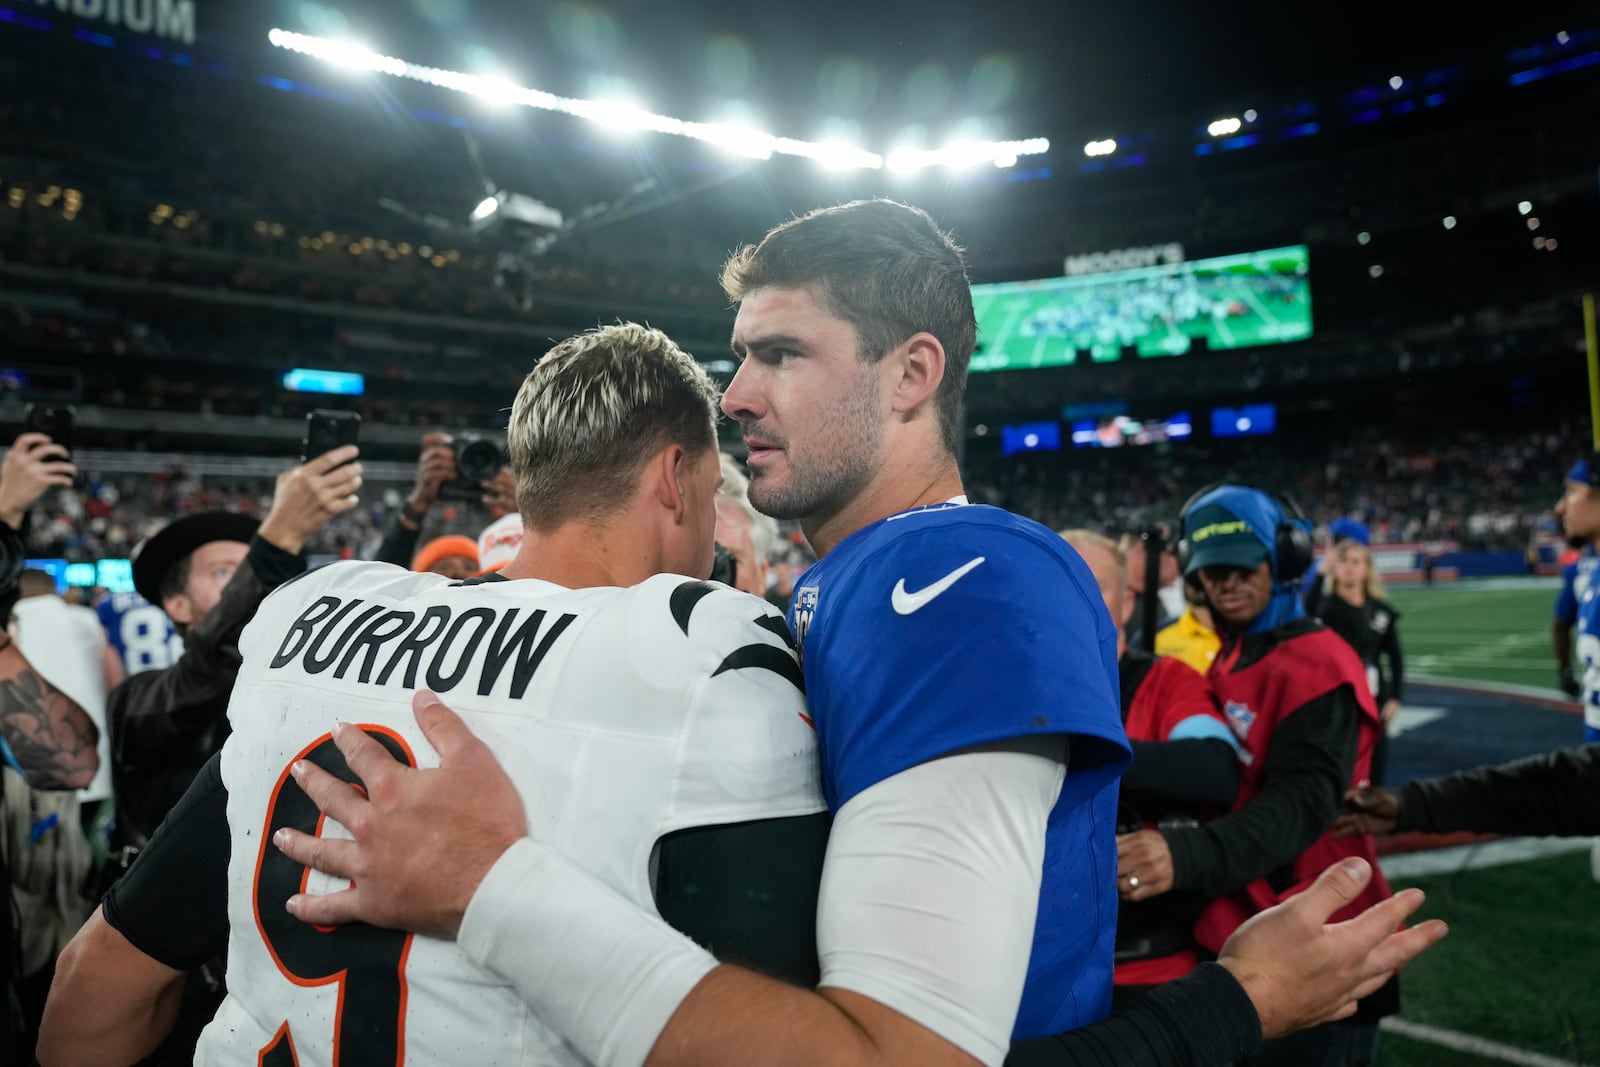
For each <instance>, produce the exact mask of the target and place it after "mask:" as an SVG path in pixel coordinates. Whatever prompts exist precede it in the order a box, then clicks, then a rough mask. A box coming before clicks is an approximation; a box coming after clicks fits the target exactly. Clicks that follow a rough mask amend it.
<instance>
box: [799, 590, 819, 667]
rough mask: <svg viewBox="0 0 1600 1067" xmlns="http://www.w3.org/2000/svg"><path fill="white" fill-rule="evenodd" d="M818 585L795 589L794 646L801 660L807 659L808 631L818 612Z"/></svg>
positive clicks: (802, 661)
mask: <svg viewBox="0 0 1600 1067" xmlns="http://www.w3.org/2000/svg"><path fill="white" fill-rule="evenodd" d="M817 588H818V587H817V586H814V585H803V586H801V587H800V588H799V589H796V590H795V591H794V647H795V651H797V652H798V653H799V654H800V662H801V663H804V662H805V661H806V631H807V630H809V629H811V618H812V616H813V615H815V614H816V613H817Z"/></svg>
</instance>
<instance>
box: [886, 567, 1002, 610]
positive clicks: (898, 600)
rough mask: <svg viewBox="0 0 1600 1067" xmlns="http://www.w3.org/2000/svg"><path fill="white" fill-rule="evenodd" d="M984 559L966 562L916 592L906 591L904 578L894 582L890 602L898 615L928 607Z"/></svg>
mask: <svg viewBox="0 0 1600 1067" xmlns="http://www.w3.org/2000/svg"><path fill="white" fill-rule="evenodd" d="M984 559H985V557H983V556H979V557H978V558H977V559H975V560H972V561H971V562H970V563H964V564H962V565H961V566H959V567H957V568H956V569H955V570H953V571H951V572H950V573H949V574H947V575H945V576H944V577H943V578H940V579H939V580H938V581H937V582H934V583H933V584H932V585H930V586H925V587H924V588H922V589H918V590H917V591H916V592H915V593H908V592H906V580H905V579H904V578H902V579H900V580H899V581H898V582H896V583H895V584H894V590H893V592H891V593H890V594H889V603H890V605H891V606H892V607H893V608H894V610H895V614H896V615H910V614H911V613H912V612H913V611H918V610H920V609H921V608H924V607H926V606H927V605H928V603H929V601H931V600H933V598H934V597H936V596H938V595H939V594H940V593H942V592H944V591H945V590H946V589H949V588H950V587H951V586H952V585H955V584H956V583H957V582H959V581H960V580H961V579H962V577H963V576H965V575H966V573H967V572H968V571H970V570H971V569H972V568H974V567H976V566H977V565H978V564H980V563H982V562H983V561H984Z"/></svg>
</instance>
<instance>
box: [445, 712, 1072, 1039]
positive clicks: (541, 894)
mask: <svg viewBox="0 0 1600 1067" xmlns="http://www.w3.org/2000/svg"><path fill="white" fill-rule="evenodd" d="M1065 743H1066V742H1065V741H1064V740H1063V739H1061V738H1051V737H1043V738H1034V739H1028V740H1025V741H1010V742H1004V743H1002V744H1000V745H992V746H984V747H982V748H978V749H973V750H968V751H964V752H962V753H959V754H956V755H951V756H946V757H944V758H942V759H937V760H933V761H931V762H928V763H924V764H922V765H920V766H917V767H913V768H911V769H910V770H906V771H902V772H901V773H899V774H896V775H894V776H892V777H890V778H887V779H885V780H884V781H882V782H879V783H877V784H876V785H874V786H872V787H870V788H868V789H866V790H863V791H862V792H861V793H860V794H859V795H857V796H855V797H853V798H852V799H851V800H850V802H849V803H847V804H846V805H845V806H844V807H843V808H842V809H841V810H840V812H839V814H838V816H837V818H836V820H835V822H834V827H833V834H832V837H831V838H830V840H829V844H828V854H827V860H826V862H825V865H824V868H823V876H822V895H821V899H820V901H819V904H818V913H817V947H818V953H819V956H820V958H821V962H822V983H821V984H822V985H824V986H833V987H835V988H839V989H848V990H851V991H852V992H855V993H860V994H862V995H863V996H867V997H871V998H872V999H874V1000H876V1001H878V1002H879V1003H881V1004H883V1005H885V1006H886V1007H889V1008H892V1009H894V1010H895V1011H898V1012H900V1013H901V1014H902V1015H905V1016H907V1017H909V1018H911V1019H913V1020H915V1021H916V1022H918V1023H920V1024H921V1025H923V1026H925V1027H927V1028H928V1029H929V1030H932V1031H933V1032H934V1033H936V1034H938V1035H939V1036H941V1037H943V1038H944V1039H945V1040H947V1041H949V1042H951V1043H952V1044H954V1045H956V1046H957V1047H959V1048H961V1049H963V1050H965V1051H966V1052H969V1053H971V1054H972V1055H973V1056H975V1057H977V1058H978V1059H979V1060H981V1061H982V1062H984V1063H985V1064H992V1065H998V1064H1000V1063H1001V1061H1003V1060H1004V1059H1005V1056H1006V1051H1007V1049H1008V1048H1009V1045H1010V1040H1011V1030H1012V1027H1013V1026H1014V1024H1015V1022H1016V1017H1017V1010H1018V1007H1019V1005H1020V1004H1021V999H1022V986H1023V980H1024V979H1025V977H1026V975H1027V969H1028V956H1029V952H1030V950H1031V948H1032V943H1033V927H1034V919H1035V916H1036V914H1037V912H1038V903H1039V883H1040V880H1041V876H1042V871H1043V867H1044V848H1045V823H1046V822H1047V820H1048V818H1049V814H1050V809H1051V808H1052V807H1053V806H1054V805H1055V801H1056V797H1057V796H1058V795H1059V794H1060V791H1061V783H1062V781H1063V780H1064V778H1065V769H1064V759H1063V757H1064V754H1065V747H1064V746H1065ZM457 941H458V943H459V944H460V946H461V948H462V949H463V951H465V953H466V954H467V957H468V958H469V959H471V960H473V961H474V962H475V963H477V964H479V965H480V966H482V967H484V968H486V969H487V970H489V971H490V972H492V973H494V974H496V975H498V976H500V977H501V978H502V979H503V980H504V981H506V982H508V983H509V984H511V985H512V986H513V987H514V988H516V989H517V991H518V993H519V994H520V995H521V996H522V998H523V999H524V1000H525V1001H526V1002H527V1003H528V1004H529V1005H531V1006H532V1007H533V1008H534V1010H535V1011H537V1012H538V1013H539V1014H540V1016H541V1017H542V1018H543V1019H544V1020H545V1021H546V1022H548V1023H549V1024H550V1025H551V1026H553V1027H554V1028H555V1029H556V1030H558V1031H560V1032H561V1033H562V1035H563V1036H565V1037H566V1038H567V1039H568V1040H569V1041H571V1042H572V1044H573V1046H574V1047H576V1048H577V1049H578V1051H579V1052H581V1053H582V1054H583V1055H584V1056H585V1057H587V1058H588V1059H589V1060H590V1061H591V1062H594V1063H596V1064H600V1065H602V1067H636V1065H638V1064H641V1063H643V1062H644V1059H645V1057H646V1056H647V1055H648V1054H649V1052H650V1049H651V1047H652V1046H653V1045H654V1044H655V1041H656V1038H657V1037H659V1036H660V1034H661V1031H662V1029H663V1028H665V1026H666V1024H667V1021H668V1019H670V1018H671V1016H672V1013H673V1012H674V1011H675V1010H676V1009H677V1007H678V1005H679V1004H680V1003H681V1002H682V1000H683V999H684V997H686V996H688V995H689V992H690V990H692V989H693V988H694V986H695V985H696V984H697V983H698V982H699V981H700V980H701V979H702V978H704V977H705V976H706V975H707V974H708V973H710V971H711V970H712V969H713V968H714V967H715V966H716V961H715V960H714V959H713V958H712V957H711V955H710V954H709V953H707V952H706V951H705V950H704V949H702V948H700V947H699V946H698V945H696V944H695V943H694V942H693V941H690V940H689V939H688V938H687V937H684V936H683V935H682V934H680V933H678V932H677V931H675V930H673V929H671V928H670V927H668V926H667V925H666V924H665V923H664V922H662V921H661V920H660V918H659V917H657V916H654V915H651V914H649V913H647V912H645V911H644V910H643V909H641V908H639V907H637V906H636V905H634V904H632V903H630V902H628V901H627V900H625V899H624V898H622V897H621V896H620V895H619V894H617V893H616V892H615V891H614V890H612V889H610V888H609V887H608V886H606V885H604V884H603V883H601V882H600V881H599V880H598V879H597V878H595V877H594V876H592V875H590V874H589V873H588V872H586V871H583V870H582V869H580V868H579V867H577V865H575V864H573V863H572V862H571V861H570V860H568V859H566V858H565V857H564V856H561V855H558V854H556V853H554V852H552V851H551V850H549V849H547V848H545V847H544V846H542V845H539V844H537V843H535V842H534V841H532V840H529V839H526V838H525V839H523V840H522V841H520V842H518V843H517V844H515V845H513V846H512V847H511V848H510V849H508V850H507V851H506V853H505V855H503V856H501V857H500V859H499V860H498V861H497V862H496V863H495V865H494V867H493V868H491V870H490V871H489V874H488V875H487V876H486V877H485V878H484V880H483V882H482V884H481V885H479V887H478V890H477V892H476V893H475V894H474V895H473V898H472V901H471V903H470V904H469V906H468V908H467V913H466V915H465V916H464V918H463V920H462V923H461V930H460V932H459V934H458V936H457Z"/></svg>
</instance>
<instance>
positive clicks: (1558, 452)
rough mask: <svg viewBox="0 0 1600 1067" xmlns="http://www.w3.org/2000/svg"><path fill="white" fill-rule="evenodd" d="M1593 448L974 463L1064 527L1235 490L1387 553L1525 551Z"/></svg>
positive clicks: (1557, 445)
mask: <svg viewBox="0 0 1600 1067" xmlns="http://www.w3.org/2000/svg"><path fill="white" fill-rule="evenodd" d="M1583 447H1584V439H1583V431H1582V430H1581V428H1580V427H1578V426H1576V425H1575V424H1570V423H1569V424H1563V425H1560V426H1557V427H1552V428H1550V429H1545V430H1539V431H1532V432H1523V433H1509V432H1493V431H1480V432H1477V433H1471V434H1464V435H1462V436H1461V437H1459V438H1457V439H1455V440H1453V441H1439V440H1425V439H1423V438H1421V437H1417V436H1409V435H1403V434H1398V433H1393V432H1391V433H1389V434H1387V435H1379V434H1377V433H1371V434H1363V435H1361V436H1359V437H1357V438H1356V439H1353V440H1352V439H1347V440H1343V441H1330V440H1329V439H1327V438H1316V437H1312V438H1310V439H1297V438H1294V437H1280V438H1247V439H1242V440H1240V441H1237V442H1222V443H1206V442H1187V443H1183V444H1176V445H1170V446H1155V447H1145V448H1132V447H1130V448H1123V449H1120V450H1117V451H1115V452H1106V451H1096V452H1088V453H1086V452H1082V451H1067V452H1060V453H1034V454H1027V455H1023V456H1018V457H1012V458H1010V459H1001V458H999V457H997V456H993V455H992V454H986V455H985V456H984V457H983V459H982V460H971V459H969V467H970V468H971V479H972V484H973V485H974V486H976V488H975V490H974V493H975V495H977V496H979V497H981V498H982V499H985V500H987V501H989V502H991V503H994V504H998V505H1000V506H1002V507H1005V508H1007V509H1009V510H1012V511H1017V512H1020V513H1021V514H1024V515H1028V516H1030V517H1032V518H1035V519H1037V520H1038V521H1040V522H1042V523H1044V524H1045V525H1047V526H1051V527H1054V528H1061V527H1063V526H1071V525H1074V524H1079V523H1082V522H1083V521H1084V520H1085V516H1100V517H1102V521H1104V522H1105V523H1106V524H1107V525H1110V526H1112V527H1114V528H1122V529H1132V528H1135V527H1137V526H1139V525H1141V524H1144V523H1146V522H1152V521H1166V522H1171V521H1172V520H1173V519H1174V518H1176V516H1177V514H1178V510H1179V508H1180V507H1181V506H1182V504H1183V502H1184V500H1186V499H1187V498H1188V496H1189V495H1190V493H1192V492H1193V491H1194V489H1195V488H1196V487H1198V486H1201V485H1206V484H1209V483H1212V482H1220V481H1232V482H1240V483H1244V484H1250V485H1270V486H1274V487H1277V488H1279V489H1281V490H1283V491H1286V492H1289V493H1292V494H1293V495H1294V496H1295V497H1296V499H1297V500H1299V502H1300V503H1301V505H1302V506H1303V507H1304V508H1305V509H1306V511H1307V513H1308V514H1309V515H1310V517H1311V519H1312V521H1313V522H1314V523H1315V524H1316V525H1317V527H1318V528H1325V527H1326V526H1327V525H1328V524H1329V523H1331V522H1333V521H1334V520H1335V519H1338V518H1341V517H1346V516H1353V517H1356V518H1359V519H1360V520H1361V521H1363V522H1365V523H1366V524H1368V526H1369V527H1370V528H1371V530H1372V539H1373V543H1375V544H1384V543H1394V542H1408V543H1416V542H1429V541H1448V542H1454V543H1456V544H1458V545H1460V546H1462V547H1466V548H1478V549H1521V548H1524V547H1526V546H1527V545H1528V543H1529V541H1530V539H1532V538H1534V537H1536V536H1538V535H1546V534H1550V533H1553V532H1555V530H1556V526H1555V524H1554V520H1553V517H1552V515H1551V507H1552V505H1553V503H1554V501H1555V499H1556V496H1557V495H1558V494H1559V492H1560V488H1561V487H1560V484H1559V482H1558V480H1557V476H1558V474H1559V472H1560V470H1561V469H1562V464H1563V463H1564V462H1565V461H1566V459H1567V457H1570V456H1572V455H1575V454H1577V453H1579V452H1580V451H1582V449H1583Z"/></svg>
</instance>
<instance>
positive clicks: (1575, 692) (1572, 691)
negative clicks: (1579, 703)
mask: <svg viewBox="0 0 1600 1067" xmlns="http://www.w3.org/2000/svg"><path fill="white" fill-rule="evenodd" d="M1556 677H1557V678H1558V679H1559V681H1558V683H1557V684H1558V685H1560V686H1561V691H1562V692H1563V693H1565V694H1567V696H1569V697H1571V698H1572V699H1573V700H1577V699H1578V698H1579V697H1581V696H1582V695H1583V686H1581V685H1579V684H1578V679H1577V678H1575V677H1574V676H1573V674H1572V668H1571V667H1562V668H1561V670H1559V671H1558V672H1556Z"/></svg>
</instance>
